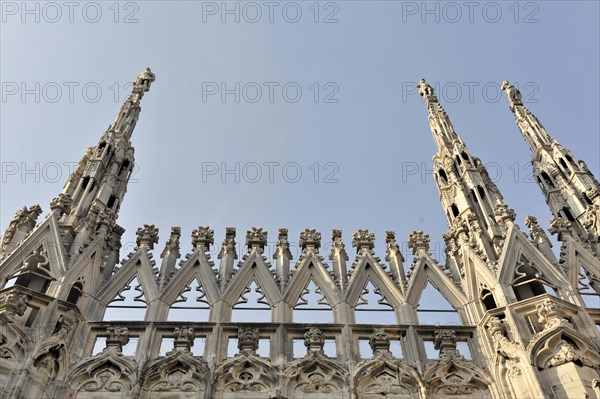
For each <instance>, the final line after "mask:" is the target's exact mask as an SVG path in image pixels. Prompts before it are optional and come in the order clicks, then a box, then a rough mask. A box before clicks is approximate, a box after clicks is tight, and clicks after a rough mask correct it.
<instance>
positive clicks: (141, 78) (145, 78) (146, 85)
mask: <svg viewBox="0 0 600 399" xmlns="http://www.w3.org/2000/svg"><path fill="white" fill-rule="evenodd" d="M155 80H156V75H154V73H153V72H152V71H151V70H150V68H146V69H144V70H143V71H142V73H140V74H139V75H138V77H137V78H136V79H135V82H134V83H133V91H134V92H135V91H140V90H143V91H144V92H147V91H149V90H150V86H151V85H152V83H153V82H154V81H155Z"/></svg>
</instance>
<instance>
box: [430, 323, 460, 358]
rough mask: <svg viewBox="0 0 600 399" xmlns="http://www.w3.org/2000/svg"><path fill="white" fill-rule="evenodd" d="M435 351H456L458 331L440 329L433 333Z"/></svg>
mask: <svg viewBox="0 0 600 399" xmlns="http://www.w3.org/2000/svg"><path fill="white" fill-rule="evenodd" d="M433 337H434V341H433V343H434V345H435V349H438V350H439V351H440V353H444V352H449V351H452V352H454V351H456V331H454V330H447V329H440V330H435V331H434V332H433Z"/></svg>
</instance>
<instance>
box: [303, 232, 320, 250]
mask: <svg viewBox="0 0 600 399" xmlns="http://www.w3.org/2000/svg"><path fill="white" fill-rule="evenodd" d="M320 247H321V233H319V232H318V231H317V230H315V229H304V231H302V232H300V248H302V250H306V249H308V248H313V249H315V250H319V248H320Z"/></svg>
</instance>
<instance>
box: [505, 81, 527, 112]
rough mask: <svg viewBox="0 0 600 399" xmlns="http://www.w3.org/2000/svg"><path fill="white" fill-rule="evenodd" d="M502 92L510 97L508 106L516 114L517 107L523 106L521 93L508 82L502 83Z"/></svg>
mask: <svg viewBox="0 0 600 399" xmlns="http://www.w3.org/2000/svg"><path fill="white" fill-rule="evenodd" d="M501 90H502V91H503V92H505V93H506V94H507V95H508V104H509V106H510V110H511V111H512V112H515V106H516V105H523V100H522V96H521V92H520V91H519V89H517V88H516V87H515V86H513V85H511V84H510V83H508V80H505V81H504V82H502V89H501Z"/></svg>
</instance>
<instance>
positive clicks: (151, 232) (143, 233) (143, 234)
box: [135, 224, 158, 250]
mask: <svg viewBox="0 0 600 399" xmlns="http://www.w3.org/2000/svg"><path fill="white" fill-rule="evenodd" d="M135 234H136V235H137V240H136V244H137V248H138V249H142V248H144V249H148V250H150V249H154V244H157V243H158V227H156V226H154V225H153V224H145V225H144V227H140V228H138V229H137V231H136V232H135Z"/></svg>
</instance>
